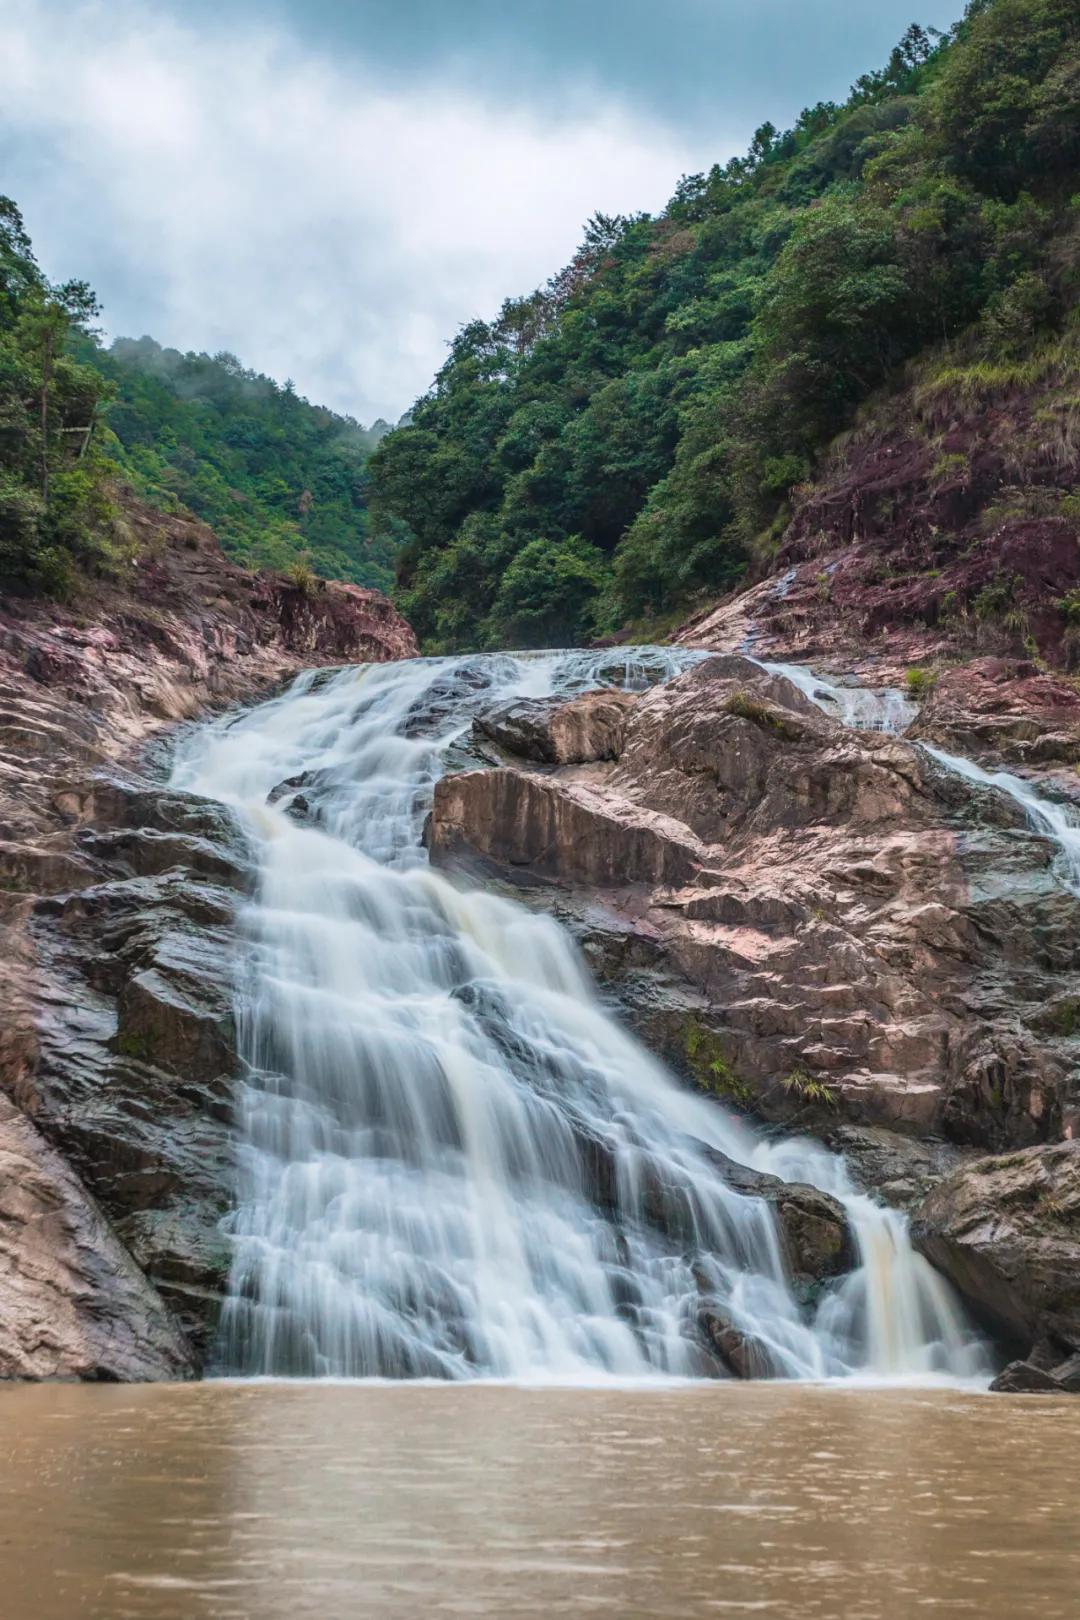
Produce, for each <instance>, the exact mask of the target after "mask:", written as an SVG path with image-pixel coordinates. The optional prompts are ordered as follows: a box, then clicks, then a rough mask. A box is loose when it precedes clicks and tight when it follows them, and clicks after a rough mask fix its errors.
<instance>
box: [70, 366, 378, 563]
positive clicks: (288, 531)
mask: <svg viewBox="0 0 1080 1620" xmlns="http://www.w3.org/2000/svg"><path fill="white" fill-rule="evenodd" d="M87 358H88V359H89V360H90V361H91V363H92V364H93V365H95V366H96V367H97V368H98V369H99V370H100V371H102V372H103V374H104V375H105V377H106V378H108V380H109V381H110V382H111V383H112V385H113V389H114V394H113V398H112V401H111V403H110V404H109V406H108V409H107V412H106V420H107V423H108V427H109V429H110V430H111V434H112V435H113V436H114V438H110V440H109V446H108V447H109V450H110V452H111V454H112V455H113V457H114V459H115V460H116V462H117V464H118V465H119V466H120V468H121V470H122V471H123V473H124V474H125V476H126V477H127V478H128V479H129V480H130V482H131V483H132V485H133V486H134V488H135V489H136V491H137V493H138V494H140V495H141V496H143V498H144V499H146V500H149V501H150V502H152V503H153V504H154V505H155V506H160V507H162V508H163V509H164V510H166V511H172V510H175V509H176V507H177V506H178V505H179V506H181V507H186V508H187V509H188V510H189V511H191V512H194V513H195V515H196V517H200V518H202V519H203V520H204V522H206V523H209V524H210V525H211V527H212V528H213V529H214V530H215V532H216V533H217V535H218V538H219V539H220V540H221V543H222V545H223V546H224V548H225V550H226V552H227V553H228V554H229V555H230V556H232V557H235V558H236V559H237V560H238V561H240V562H244V563H247V564H249V565H250V566H251V567H271V568H287V567H289V566H290V565H297V564H299V565H300V566H310V568H311V569H312V571H313V572H314V573H316V574H321V575H323V576H325V577H326V578H328V579H344V580H352V581H354V582H355V583H356V584H358V585H375V586H379V587H385V586H387V585H389V583H390V580H391V578H392V566H393V551H394V546H393V544H392V543H391V542H390V541H388V540H384V541H383V542H382V543H381V544H377V545H375V544H372V543H370V542H369V539H368V535H367V513H366V511H365V505H364V497H365V478H366V475H365V465H366V463H367V460H368V457H369V455H370V454H371V451H372V450H373V449H374V448H375V445H376V444H377V443H378V441H379V436H380V431H383V430H385V425H384V424H383V425H381V427H380V428H376V429H375V430H372V431H366V430H365V429H364V428H362V427H360V426H359V425H358V424H357V423H356V422H354V421H353V420H352V419H351V418H349V417H342V416H338V415H336V414H335V413H334V412H333V411H329V410H325V409H324V408H322V407H321V406H317V405H309V404H308V402H307V400H305V399H301V398H300V397H299V395H298V394H297V393H296V392H295V390H294V389H293V387H292V385H291V383H288V382H286V383H285V384H284V386H280V385H279V384H278V383H276V382H274V381H273V380H272V379H271V378H269V377H263V376H260V375H259V374H258V373H256V372H254V371H248V370H245V368H244V367H243V366H242V365H241V364H240V362H239V361H238V360H237V359H236V358H235V356H233V355H229V354H220V355H216V356H214V357H211V356H210V355H206V354H180V353H178V352H177V350H175V349H163V348H162V347H161V345H160V344H158V343H155V342H154V341H153V339H152V338H146V337H144V338H141V339H139V340H138V341H132V340H130V339H126V338H120V339H118V340H117V341H116V342H115V343H114V344H113V345H112V347H111V348H110V349H108V350H103V349H100V348H95V349H94V350H93V352H91V353H89V354H88V355H87Z"/></svg>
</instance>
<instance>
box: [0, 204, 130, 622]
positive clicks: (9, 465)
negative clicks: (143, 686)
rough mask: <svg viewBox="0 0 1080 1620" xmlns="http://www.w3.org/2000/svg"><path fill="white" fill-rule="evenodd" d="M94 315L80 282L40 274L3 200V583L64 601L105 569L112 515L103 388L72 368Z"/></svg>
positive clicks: (14, 212)
mask: <svg viewBox="0 0 1080 1620" xmlns="http://www.w3.org/2000/svg"><path fill="white" fill-rule="evenodd" d="M96 313H97V304H96V302H95V300H94V296H93V294H92V293H91V291H90V289H89V288H88V287H87V286H86V284H85V282H81V281H69V282H65V283H64V285H63V286H58V287H54V286H51V285H50V284H49V282H48V281H46V279H45V277H44V276H43V275H42V274H41V271H40V270H39V268H38V266H37V263H36V262H35V260H34V255H33V252H32V251H31V247H30V241H29V238H28V237H27V235H26V232H25V230H24V229H23V223H22V219H21V218H20V216H19V211H18V209H17V208H16V207H15V206H14V204H13V203H11V202H9V201H8V199H7V198H5V197H0V579H3V580H5V581H12V582H14V583H16V584H25V585H29V586H32V587H36V588H39V589H46V590H51V591H63V590H64V589H66V587H67V586H68V584H69V583H70V580H71V578H72V576H73V572H74V571H75V570H76V569H78V568H80V567H85V566H89V565H95V564H99V563H101V562H104V561H109V560H112V558H113V557H114V556H115V552H116V542H115V538H114V533H113V513H112V508H111V505H110V502H109V500H108V498H107V496H106V494H105V478H104V473H105V468H104V458H103V456H102V454H101V451H100V449H99V447H98V445H97V444H96V443H95V442H94V433H93V428H94V424H95V421H96V419H97V416H98V413H99V410H100V408H101V406H102V404H103V402H104V401H105V400H106V398H107V396H108V385H107V384H106V382H105V379H104V378H103V377H102V375H101V373H100V372H99V371H97V370H96V369H95V368H94V367H93V366H90V365H86V364H83V363H81V362H80V361H78V360H76V359H75V358H73V356H72V354H71V352H70V349H71V344H72V340H73V338H74V337H76V336H77V335H78V334H79V333H80V332H82V331H83V330H85V327H86V325H87V323H88V322H89V321H91V320H92V319H93V318H94V316H95V315H96Z"/></svg>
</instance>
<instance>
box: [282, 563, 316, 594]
mask: <svg viewBox="0 0 1080 1620" xmlns="http://www.w3.org/2000/svg"><path fill="white" fill-rule="evenodd" d="M285 577H286V579H287V580H288V581H289V583H290V585H295V587H296V589H297V590H298V591H299V592H300V595H301V596H307V597H311V596H314V595H315V593H316V591H317V590H318V589H319V587H320V585H322V584H323V581H322V580H321V579H320V578H319V576H318V574H316V573H315V571H314V569H313V568H311V567H310V566H309V564H308V563H306V562H302V561H297V562H294V563H290V564H289V566H288V568H286V570H285Z"/></svg>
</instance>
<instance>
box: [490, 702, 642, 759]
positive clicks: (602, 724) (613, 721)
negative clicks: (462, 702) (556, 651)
mask: <svg viewBox="0 0 1080 1620" xmlns="http://www.w3.org/2000/svg"><path fill="white" fill-rule="evenodd" d="M634 702H635V699H634V697H633V695H632V694H631V693H629V692H622V691H617V690H603V691H598V692H583V693H582V694H581V696H580V697H576V698H570V699H569V700H566V699H562V700H560V699H559V698H521V699H519V700H518V701H517V702H516V703H508V704H504V705H503V706H502V707H500V708H497V709H492V710H490V711H489V712H488V713H486V714H482V715H480V716H479V717H478V719H477V721H476V730H477V731H478V732H479V733H480V735H481V737H486V738H487V739H488V741H489V742H493V743H496V744H497V745H498V746H499V747H500V748H502V749H504V750H505V751H506V752H507V753H508V754H511V755H514V756H516V757H517V758H519V759H529V760H534V761H535V762H536V763H537V764H540V765H581V764H584V763H586V762H588V761H592V760H598V759H618V757H619V755H620V754H621V753H622V750H623V743H624V741H625V738H626V726H627V721H628V719H629V716H630V713H631V711H632V709H633V707H634Z"/></svg>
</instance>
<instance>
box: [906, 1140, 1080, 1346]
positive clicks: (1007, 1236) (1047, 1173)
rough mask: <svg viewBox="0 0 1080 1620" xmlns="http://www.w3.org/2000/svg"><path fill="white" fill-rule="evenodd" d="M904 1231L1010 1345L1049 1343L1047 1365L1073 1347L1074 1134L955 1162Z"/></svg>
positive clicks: (1077, 1185)
mask: <svg viewBox="0 0 1080 1620" xmlns="http://www.w3.org/2000/svg"><path fill="white" fill-rule="evenodd" d="M912 1230H913V1237H914V1241H915V1243H916V1245H917V1247H918V1248H919V1249H920V1250H921V1251H922V1253H923V1254H925V1255H926V1257H927V1259H929V1260H931V1261H932V1262H933V1264H934V1265H935V1266H937V1267H938V1269H939V1270H940V1271H943V1272H944V1273H945V1275H946V1276H947V1277H950V1278H951V1279H952V1281H953V1282H954V1283H955V1285H956V1287H957V1288H958V1289H959V1290H960V1292H961V1293H962V1294H964V1295H965V1296H966V1297H967V1298H968V1299H969V1300H970V1301H971V1302H972V1304H973V1305H974V1306H975V1307H976V1308H977V1309H978V1310H980V1311H981V1312H982V1314H983V1316H984V1317H986V1318H988V1319H990V1320H991V1321H995V1322H996V1323H997V1324H998V1325H999V1326H1000V1327H1001V1329H1002V1330H1003V1331H1004V1332H1005V1333H1006V1334H1007V1336H1008V1337H1009V1338H1010V1339H1011V1340H1012V1342H1014V1343H1015V1344H1017V1345H1018V1346H1019V1347H1021V1348H1024V1349H1026V1348H1027V1347H1028V1346H1030V1345H1032V1344H1036V1343H1037V1342H1038V1341H1042V1346H1043V1349H1044V1351H1045V1346H1046V1345H1047V1344H1049V1345H1050V1346H1051V1352H1050V1360H1051V1362H1054V1361H1055V1360H1056V1362H1064V1361H1065V1359H1066V1358H1067V1357H1068V1356H1069V1355H1070V1354H1071V1353H1073V1352H1077V1351H1080V1264H1078V1261H1080V1141H1065V1142H1056V1143H1053V1144H1052V1145H1049V1146H1045V1147H1034V1148H1027V1149H1025V1150H1024V1151H1022V1152H1019V1153H1009V1154H1004V1155H1000V1156H996V1157H993V1158H984V1159H979V1160H977V1161H976V1162H975V1163H973V1164H969V1165H966V1166H964V1167H963V1168H962V1169H960V1170H958V1171H956V1172H955V1173H954V1174H953V1175H951V1176H949V1177H947V1178H946V1179H945V1180H944V1181H942V1182H940V1183H939V1185H938V1186H936V1187H935V1188H934V1189H933V1190H932V1191H931V1192H930V1193H929V1194H928V1196H927V1197H926V1199H925V1200H924V1202H923V1204H922V1205H921V1207H920V1208H919V1210H918V1212H917V1215H916V1218H915V1223H914V1226H913V1229H912ZM1044 1359H1045V1355H1044Z"/></svg>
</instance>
